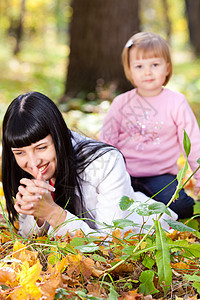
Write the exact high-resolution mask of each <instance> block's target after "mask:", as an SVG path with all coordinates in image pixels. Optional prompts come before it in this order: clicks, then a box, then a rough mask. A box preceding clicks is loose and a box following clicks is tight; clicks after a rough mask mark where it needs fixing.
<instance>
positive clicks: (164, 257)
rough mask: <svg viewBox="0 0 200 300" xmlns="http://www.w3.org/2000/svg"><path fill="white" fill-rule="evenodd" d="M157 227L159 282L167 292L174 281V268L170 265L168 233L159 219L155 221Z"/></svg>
mask: <svg viewBox="0 0 200 300" xmlns="http://www.w3.org/2000/svg"><path fill="white" fill-rule="evenodd" d="M154 223H155V228H156V248H157V251H156V264H157V267H158V277H159V282H160V284H162V283H163V282H164V283H165V286H163V290H164V292H165V294H166V292H167V290H168V288H169V286H170V285H171V282H172V270H171V265H170V252H169V246H168V243H167V240H166V235H165V232H164V230H163V229H162V228H161V224H160V222H159V221H158V220H156V221H154Z"/></svg>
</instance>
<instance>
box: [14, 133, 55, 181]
mask: <svg viewBox="0 0 200 300" xmlns="http://www.w3.org/2000/svg"><path fill="white" fill-rule="evenodd" d="M11 150H12V152H13V154H14V157H15V159H16V162H17V164H18V166H19V167H20V168H22V169H23V170H24V171H26V172H27V173H29V174H31V175H32V176H34V175H33V168H35V167H37V168H38V170H39V171H40V173H41V174H42V176H43V178H44V179H45V180H49V179H51V180H52V181H53V182H54V183H55V174H56V168H57V158H56V151H55V147H54V143H53V140H52V137H51V135H50V134H49V135H47V136H46V137H45V138H44V139H42V140H40V141H38V142H36V143H33V144H31V145H30V146H26V147H21V148H11Z"/></svg>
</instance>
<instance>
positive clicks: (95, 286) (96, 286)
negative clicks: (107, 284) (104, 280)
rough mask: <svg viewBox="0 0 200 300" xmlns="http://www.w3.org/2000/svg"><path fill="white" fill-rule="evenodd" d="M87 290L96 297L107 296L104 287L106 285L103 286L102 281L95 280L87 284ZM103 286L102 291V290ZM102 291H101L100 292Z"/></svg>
mask: <svg viewBox="0 0 200 300" xmlns="http://www.w3.org/2000/svg"><path fill="white" fill-rule="evenodd" d="M86 288H87V291H88V293H89V294H90V295H92V296H94V297H105V296H106V291H105V289H104V287H103V286H102V287H101V283H100V282H95V283H91V282H90V283H88V285H87V286H86ZM100 288H101V291H100ZM99 291H100V293H99Z"/></svg>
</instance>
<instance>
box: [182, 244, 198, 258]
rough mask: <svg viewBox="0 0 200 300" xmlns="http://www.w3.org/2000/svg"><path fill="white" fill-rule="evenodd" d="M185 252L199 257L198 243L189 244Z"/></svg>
mask: <svg viewBox="0 0 200 300" xmlns="http://www.w3.org/2000/svg"><path fill="white" fill-rule="evenodd" d="M184 250H185V253H186V255H188V256H190V257H191V256H194V257H196V258H199V257H200V244H197V243H193V244H189V245H188V247H187V249H185V248H184Z"/></svg>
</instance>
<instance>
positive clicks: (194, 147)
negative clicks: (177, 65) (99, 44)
mask: <svg viewBox="0 0 200 300" xmlns="http://www.w3.org/2000/svg"><path fill="white" fill-rule="evenodd" d="M122 60H123V66H124V71H125V75H126V77H127V79H128V80H129V81H130V82H131V83H132V84H133V86H134V87H135V88H134V89H132V90H130V91H128V92H126V93H123V94H121V95H119V96H117V97H116V98H115V99H114V100H113V102H112V104H111V107H110V109H109V111H108V113H107V115H106V117H105V119H104V123H103V128H102V130H101V132H100V140H101V141H103V142H106V143H108V144H111V145H113V146H115V147H116V148H118V149H119V150H120V151H121V152H122V153H123V155H124V157H125V159H126V165H127V170H128V172H129V174H130V175H131V182H132V186H133V188H134V190H135V191H138V190H139V191H142V192H144V193H145V194H146V195H148V196H149V197H152V196H153V195H155V194H156V193H158V192H159V191H160V190H162V189H163V188H164V187H166V186H167V185H169V184H170V183H171V182H172V183H171V184H170V185H169V186H168V187H167V188H165V189H164V190H163V191H162V192H160V193H158V194H156V195H155V196H154V199H155V200H157V201H160V202H163V203H165V204H167V203H168V202H169V200H170V198H171V197H172V195H173V193H174V192H175V189H176V186H177V180H176V175H177V172H178V166H177V159H178V158H179V156H180V154H181V152H183V153H184V149H183V135H184V129H185V131H186V132H187V134H188V136H189V138H190V141H191V153H190V155H189V164H190V167H191V168H192V170H193V171H194V170H195V169H196V168H197V167H198V163H197V159H198V158H199V157H200V131H199V126H198V123H197V121H196V118H195V116H194V114H193V112H192V110H191V108H190V106H189V105H188V103H187V100H186V99H185V97H184V95H183V94H181V93H177V92H174V91H171V90H169V89H167V88H164V87H163V86H165V85H166V84H167V83H168V81H169V79H170V77H171V75H172V62H171V56H170V50H169V46H168V44H167V42H166V41H165V40H164V39H163V38H162V37H160V36H159V35H157V34H154V33H150V32H140V33H137V34H135V35H133V36H132V37H131V38H130V39H129V40H128V42H127V43H126V45H125V47H124V49H123V52H122ZM195 178H196V179H197V182H196V187H195V193H196V194H197V193H198V192H199V190H200V172H199V171H198V172H197V173H196V175H195ZM193 205H194V200H193V199H192V198H191V197H189V196H188V195H187V194H186V193H185V192H184V190H181V192H180V194H179V198H178V199H177V200H176V201H174V202H173V203H172V204H171V205H170V208H171V209H172V210H173V211H175V212H176V213H177V214H178V217H179V218H188V217H191V216H192V215H193Z"/></svg>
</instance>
